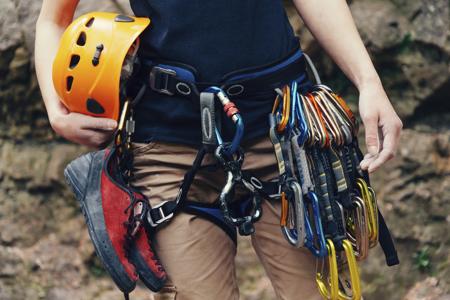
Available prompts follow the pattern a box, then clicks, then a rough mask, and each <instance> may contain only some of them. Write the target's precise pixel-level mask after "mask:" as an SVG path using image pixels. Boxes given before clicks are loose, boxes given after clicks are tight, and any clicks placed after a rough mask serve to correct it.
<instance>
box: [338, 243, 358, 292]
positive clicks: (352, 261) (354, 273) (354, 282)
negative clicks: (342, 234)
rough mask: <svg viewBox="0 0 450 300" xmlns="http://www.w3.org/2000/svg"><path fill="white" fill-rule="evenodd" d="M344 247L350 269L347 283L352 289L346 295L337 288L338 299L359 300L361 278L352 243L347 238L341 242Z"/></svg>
mask: <svg viewBox="0 0 450 300" xmlns="http://www.w3.org/2000/svg"><path fill="white" fill-rule="evenodd" d="M342 245H343V247H344V254H345V258H346V260H347V264H348V269H349V271H350V281H351V282H348V284H349V285H350V287H351V289H352V295H351V296H347V295H346V294H345V293H344V292H342V291H341V290H339V292H338V300H361V297H362V294H361V279H360V277H359V270H358V264H357V263H356V258H355V255H354V253H353V247H352V244H351V243H350V242H349V241H348V240H344V241H343V242H342Z"/></svg>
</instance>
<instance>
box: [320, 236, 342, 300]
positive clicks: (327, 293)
mask: <svg viewBox="0 0 450 300" xmlns="http://www.w3.org/2000/svg"><path fill="white" fill-rule="evenodd" d="M327 250H328V256H327V257H326V258H323V259H320V263H319V262H318V263H317V266H316V283H317V287H318V289H319V293H320V295H322V297H323V298H324V299H327V300H339V273H338V267H337V258H336V250H335V248H334V243H333V241H332V240H330V239H327ZM325 259H326V260H328V273H329V276H328V277H329V278H328V279H327V278H326V275H325V266H324V260H325ZM318 261H319V260H318ZM319 265H321V270H319Z"/></svg>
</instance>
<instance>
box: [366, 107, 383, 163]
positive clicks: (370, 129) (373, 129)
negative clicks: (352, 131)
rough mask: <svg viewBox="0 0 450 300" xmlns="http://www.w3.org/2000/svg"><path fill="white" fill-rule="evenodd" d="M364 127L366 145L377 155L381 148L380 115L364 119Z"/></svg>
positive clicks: (368, 149) (369, 150)
mask: <svg viewBox="0 0 450 300" xmlns="http://www.w3.org/2000/svg"><path fill="white" fill-rule="evenodd" d="M363 122H364V128H365V129H366V146H367V151H368V152H369V153H370V154H372V155H376V154H377V153H378V151H379V149H380V144H379V136H378V116H377V115H375V116H369V117H366V118H365V119H364V120H363Z"/></svg>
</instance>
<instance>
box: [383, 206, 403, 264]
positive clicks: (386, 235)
mask: <svg viewBox="0 0 450 300" xmlns="http://www.w3.org/2000/svg"><path fill="white" fill-rule="evenodd" d="M378 231H379V232H378V241H379V242H380V246H381V248H382V249H383V252H384V256H385V258H386V264H387V265H388V266H390V267H391V266H395V265H398V264H400V260H399V259H398V255H397V250H396V249H395V244H394V241H393V240H392V236H391V233H390V231H389V228H388V227H387V225H386V221H385V220H384V217H383V215H382V214H381V212H380V209H378Z"/></svg>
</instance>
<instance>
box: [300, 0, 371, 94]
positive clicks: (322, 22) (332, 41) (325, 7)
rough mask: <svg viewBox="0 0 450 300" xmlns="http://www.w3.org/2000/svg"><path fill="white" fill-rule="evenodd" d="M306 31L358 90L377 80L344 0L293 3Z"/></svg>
mask: <svg viewBox="0 0 450 300" xmlns="http://www.w3.org/2000/svg"><path fill="white" fill-rule="evenodd" d="M293 2H294V5H295V7H296V8H297V11H298V13H299V15H300V16H301V17H302V19H303V21H304V22H305V24H306V26H307V27H308V29H309V30H310V31H311V33H312V34H313V36H314V37H315V38H316V40H317V41H318V42H319V43H320V45H321V46H322V47H323V48H324V49H325V51H326V52H327V53H328V54H329V55H330V56H331V58H332V59H333V60H334V61H335V62H336V64H337V65H338V66H339V68H340V69H341V70H342V71H343V72H344V73H345V75H346V76H347V77H348V78H349V79H350V80H351V81H352V82H353V84H354V85H355V86H356V87H357V88H358V89H359V90H361V89H363V88H364V87H365V86H368V85H370V86H373V85H379V84H380V79H379V76H378V74H377V72H376V70H375V67H374V66H373V63H372V61H371V59H370V57H369V54H368V53H367V50H366V48H365V46H364V44H363V42H362V40H361V37H360V36H359V33H358V31H357V29H356V26H355V23H354V21H353V17H352V15H351V13H350V9H349V7H348V5H347V3H346V1H345V0H314V1H310V0H293Z"/></svg>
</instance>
